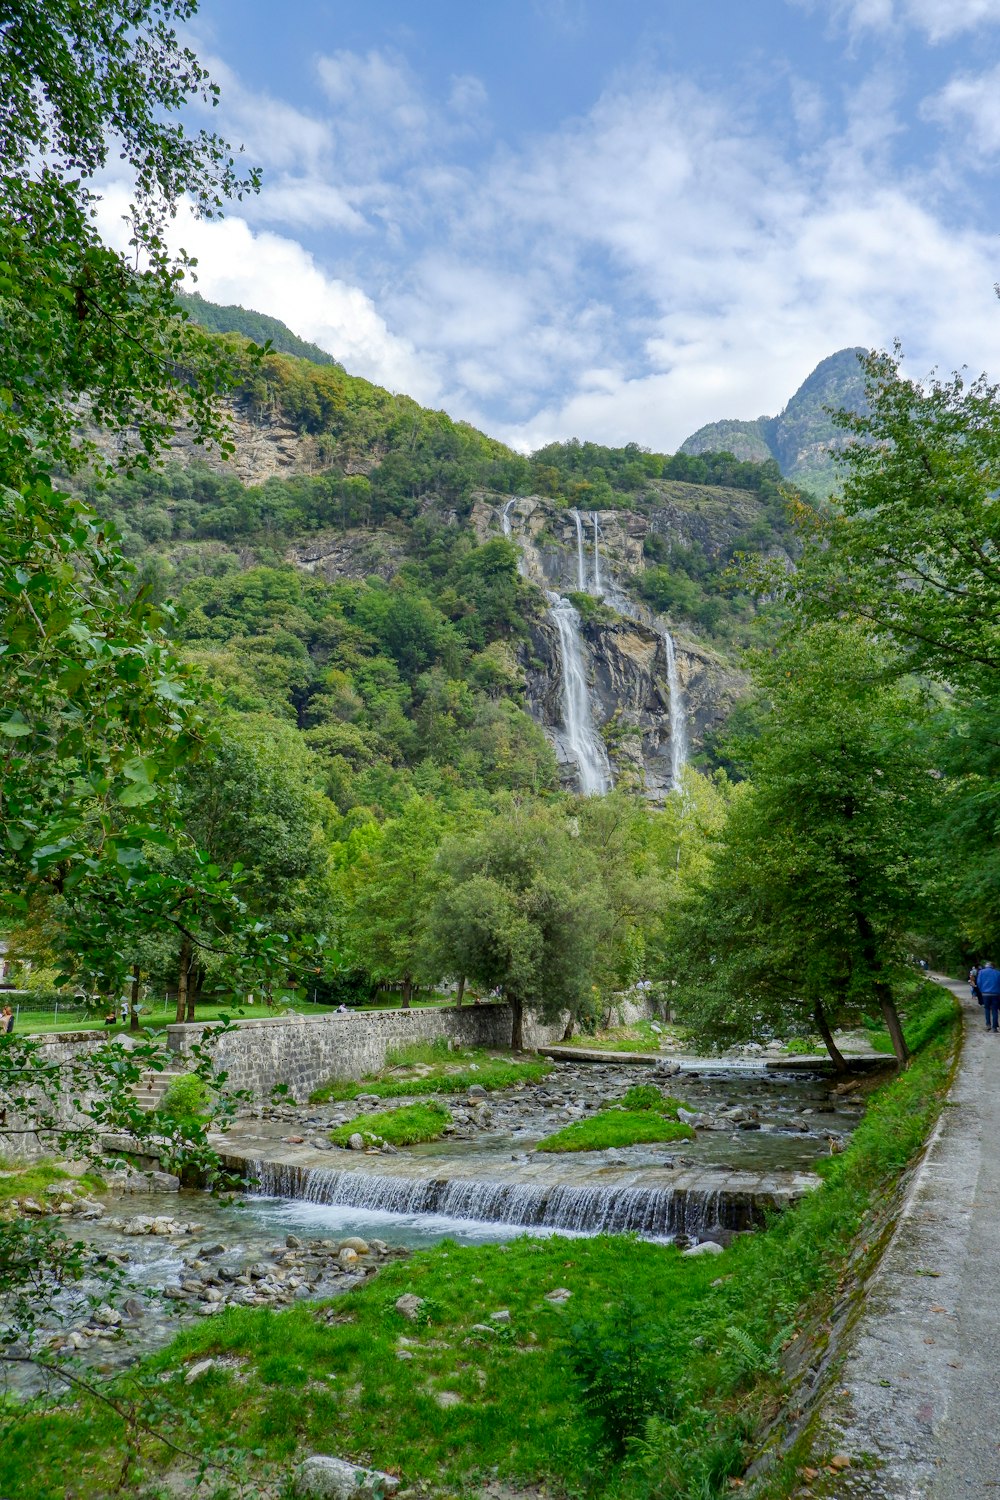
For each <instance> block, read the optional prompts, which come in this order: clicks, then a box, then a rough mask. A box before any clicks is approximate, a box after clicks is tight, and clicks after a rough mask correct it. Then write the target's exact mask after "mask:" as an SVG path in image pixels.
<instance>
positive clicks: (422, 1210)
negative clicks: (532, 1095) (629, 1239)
mask: <svg viewBox="0 0 1000 1500" xmlns="http://www.w3.org/2000/svg"><path fill="white" fill-rule="evenodd" d="M246 1165H250V1166H251V1171H252V1175H253V1177H254V1178H255V1179H256V1185H257V1191H258V1192H260V1193H263V1194H266V1195H268V1196H273V1197H280V1198H304V1199H306V1200H307V1201H308V1202H310V1203H331V1204H344V1205H346V1206H348V1207H351V1208H360V1209H374V1210H378V1211H381V1212H388V1213H397V1214H444V1215H447V1216H448V1217H449V1218H454V1219H478V1220H479V1221H480V1222H483V1221H485V1222H487V1223H495V1224H496V1223H499V1224H523V1225H525V1226H528V1225H542V1224H544V1225H548V1226H549V1227H551V1228H553V1229H574V1230H576V1231H577V1232H583V1233H584V1234H629V1233H631V1234H640V1235H647V1236H655V1237H657V1238H659V1237H661V1236H663V1237H665V1236H673V1235H678V1234H687V1235H694V1236H697V1235H703V1234H705V1233H706V1231H710V1230H715V1231H717V1230H718V1229H720V1228H723V1229H740V1230H743V1229H751V1228H753V1227H754V1226H755V1225H757V1224H761V1223H763V1222H764V1220H765V1218H766V1215H767V1213H768V1211H769V1210H771V1211H773V1209H774V1208H775V1207H777V1203H776V1202H775V1200H774V1199H773V1198H769V1197H768V1195H766V1194H756V1193H754V1194H751V1193H749V1192H745V1191H739V1190H737V1191H727V1190H726V1189H725V1188H722V1189H719V1188H706V1189H701V1188H683V1187H679V1186H678V1187H676V1188H670V1187H662V1188H660V1187H625V1188H623V1187H601V1186H599V1185H597V1184H595V1185H594V1186H593V1187H590V1186H576V1185H571V1184H568V1183H561V1184H557V1185H554V1186H552V1185H544V1184H536V1183H521V1182H476V1181H472V1180H469V1179H465V1178H453V1179H451V1180H448V1179H446V1178H445V1179H432V1180H430V1181H428V1180H426V1179H423V1178H421V1179H413V1178H406V1177H382V1176H377V1175H376V1174H374V1173H371V1172H357V1171H348V1172H337V1171H329V1170H327V1169H326V1168H324V1167H299V1166H291V1165H283V1164H279V1163H274V1162H267V1161H261V1162H254V1163H252V1164H250V1163H247V1164H246Z"/></svg>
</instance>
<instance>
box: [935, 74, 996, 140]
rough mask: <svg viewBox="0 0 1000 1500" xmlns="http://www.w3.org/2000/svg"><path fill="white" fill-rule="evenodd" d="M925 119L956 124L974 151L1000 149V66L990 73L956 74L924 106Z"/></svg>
mask: <svg viewBox="0 0 1000 1500" xmlns="http://www.w3.org/2000/svg"><path fill="white" fill-rule="evenodd" d="M923 114H924V116H925V118H927V119H931V120H940V121H941V122H943V123H944V124H947V125H953V126H955V127H956V128H957V129H959V130H961V131H962V133H963V138H964V140H965V142H966V144H967V145H968V146H971V147H972V150H973V152H974V153H976V154H979V155H981V156H994V155H995V154H996V153H997V152H998V151H1000V65H998V66H997V67H995V68H994V69H993V70H992V72H990V73H980V74H978V75H977V74H969V73H965V74H957V75H956V76H955V77H954V78H952V79H950V80H949V82H948V83H947V84H946V85H945V87H944V88H943V89H942V90H941V92H940V93H939V94H936V95H935V96H934V97H933V98H931V99H928V100H927V101H926V102H925V104H924V106H923Z"/></svg>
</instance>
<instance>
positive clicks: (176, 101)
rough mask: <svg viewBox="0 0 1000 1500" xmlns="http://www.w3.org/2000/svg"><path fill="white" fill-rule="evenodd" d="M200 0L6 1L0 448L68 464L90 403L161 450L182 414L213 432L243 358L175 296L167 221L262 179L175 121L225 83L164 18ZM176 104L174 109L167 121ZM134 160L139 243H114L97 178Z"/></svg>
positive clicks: (0, 182) (177, 265)
mask: <svg viewBox="0 0 1000 1500" xmlns="http://www.w3.org/2000/svg"><path fill="white" fill-rule="evenodd" d="M196 11H197V3H196V0H94V3H92V4H87V5H83V4H80V3H79V0H54V3H51V0H45V3H42V0H21V3H17V4H6V5H3V6H2V7H0V37H2V49H0V57H2V63H0V85H2V86H0V164H2V165H0V300H2V310H3V316H2V318H0V372H2V384H3V386H4V388H5V399H4V402H3V404H2V407H0V452H2V456H3V461H4V462H3V470H4V472H5V475H6V477H7V482H8V483H9V482H10V472H11V465H12V463H13V465H14V466H15V467H16V468H17V469H18V470H19V471H20V470H23V468H24V466H25V464H26V463H27V464H28V466H29V467H30V454H31V452H34V453H35V454H39V453H42V454H44V455H47V456H48V457H49V458H50V459H55V460H57V461H58V462H59V463H60V464H62V465H63V466H64V467H66V466H69V467H77V466H79V464H80V463H81V462H82V461H83V460H84V459H85V458H86V457H87V456H88V453H89V452H92V450H89V449H88V445H87V444H84V443H81V437H80V416H81V405H80V403H84V405H85V408H86V411H87V414H88V416H89V418H90V419H91V420H92V422H93V423H94V424H96V425H97V426H98V427H100V428H101V429H103V430H104V431H106V432H108V433H111V434H114V433H116V432H123V431H125V430H126V429H131V431H132V434H133V438H134V442H135V444H136V446H137V449H138V452H139V454H140V455H142V456H143V457H144V458H145V459H146V460H148V459H149V457H150V456H152V455H154V454H155V453H156V452H157V450H158V449H159V447H160V446H161V444H162V443H163V441H164V440H165V439H166V438H167V437H168V435H169V433H170V431H171V430H172V429H173V428H174V427H175V426H176V425H177V424H179V423H188V424H189V425H191V427H192V430H193V433H194V435H195V437H196V438H197V439H199V440H204V439H206V438H208V437H220V436H221V435H222V428H221V427H220V422H219V416H218V408H217V403H216V396H217V393H218V390H219V388H220V384H225V383H226V382H227V381H230V380H231V379H232V377H233V375H234V373H235V372H236V370H237V369H239V368H241V367H242V366H243V357H242V355H239V356H237V355H235V354H234V351H233V349H232V348H229V349H227V347H226V346H225V345H223V344H221V343H219V342H218V341H215V342H213V341H212V340H210V339H209V338H208V336H207V335H206V334H205V333H204V332H203V331H202V330H201V329H199V328H198V327H197V325H196V324H194V323H192V322H191V321H190V319H189V318H188V316H187V315H186V314H179V313H178V311H177V309H176V306H175V295H174V294H175V290H176V286H177V282H178V280H179V279H180V277H181V275H182V274H183V269H184V267H185V265H187V264H188V262H187V259H186V257H185V256H184V254H183V252H181V253H180V254H179V255H178V256H176V257H175V256H173V255H172V254H171V252H170V250H169V248H168V246H167V243H166V239H165V229H166V226H167V224H168V223H169V221H170V220H171V219H172V218H173V217H174V215H175V213H176V211H177V207H178V205H179V204H180V202H181V200H182V199H184V198H185V197H186V198H188V199H189V200H190V201H191V202H192V203H193V204H194V206H195V209H196V211H197V212H198V213H200V214H202V215H203V216H206V217H212V216H214V215H216V214H218V213H219V212H220V211H221V209H222V205H223V202H224V200H225V199H227V198H232V197H242V196H243V194H244V193H246V192H252V191H255V190H256V188H257V186H258V174H257V173H256V172H253V171H251V172H249V173H247V174H245V175H240V173H239V172H238V171H237V169H236V164H235V159H234V157H233V155H232V152H231V148H230V147H229V146H228V145H227V143H226V142H225V141H224V140H222V139H221V138H220V137H219V136H218V135H215V134H213V133H211V132H208V131H205V130H202V131H199V132H197V133H196V134H191V133H189V132H188V131H186V130H185V129H184V128H183V127H182V126H181V125H179V124H178V123H177V118H176V117H177V115H178V113H179V112H180V111H181V110H182V109H183V108H184V107H185V106H186V105H187V104H188V103H189V101H192V100H199V101H201V102H204V103H208V104H210V105H214V104H216V103H217V101H218V89H217V87H216V85H214V84H213V83H212V81H211V79H210V78H209V76H208V74H207V73H206V71H205V69H204V68H203V67H202V66H201V64H200V63H199V62H198V59H197V58H196V57H195V55H194V53H193V52H192V51H191V50H190V49H189V48H187V47H184V46H182V45H181V43H180V41H179V40H178V37H177V33H176V31H175V30H174V29H173V28H174V25H175V24H176V23H178V22H180V23H182V24H183V23H185V22H187V21H189V20H190V19H191V18H192V17H193V15H194V14H195V12H196ZM171 117H173V118H171ZM112 153H113V154H114V155H115V157H116V158H117V159H118V160H119V161H120V162H124V163H125V169H126V170H128V171H129V172H130V173H131V176H132V183H133V201H132V204H131V207H130V211H129V228H130V232H131V247H132V253H131V254H130V256H128V257H126V256H124V255H121V254H119V253H118V252H116V251H113V250H111V249H109V248H108V246H107V245H105V244H104V243H103V241H102V240H101V238H100V235H99V232H98V229H97V227H96V225H95V222H94V219H95V215H94V209H95V206H96V204H97V202H98V201H99V194H98V193H97V192H96V191H95V189H94V187H93V186H92V184H93V182H94V180H95V178H96V177H97V176H98V175H99V174H100V172H101V171H102V170H103V169H104V168H105V167H106V166H107V164H108V160H109V157H110V156H111V155H112Z"/></svg>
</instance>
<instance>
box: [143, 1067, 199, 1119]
mask: <svg viewBox="0 0 1000 1500" xmlns="http://www.w3.org/2000/svg"><path fill="white" fill-rule="evenodd" d="M211 1104H212V1096H211V1092H210V1090H209V1087H208V1084H207V1083H206V1082H205V1080H204V1079H203V1078H199V1076H198V1074H197V1073H182V1074H181V1075H180V1077H179V1078H174V1079H173V1080H172V1081H171V1082H170V1083H169V1084H168V1086H167V1089H166V1092H165V1093H164V1095H163V1098H162V1099H161V1100H160V1102H159V1104H158V1105H157V1107H156V1113H157V1114H158V1115H160V1116H161V1117H162V1118H163V1119H166V1120H169V1121H170V1122H171V1123H172V1124H174V1125H186V1124H199V1123H203V1122H204V1121H205V1120H207V1119H208V1118H209V1115H210V1114H211Z"/></svg>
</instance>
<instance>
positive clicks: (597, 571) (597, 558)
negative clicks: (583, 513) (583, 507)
mask: <svg viewBox="0 0 1000 1500" xmlns="http://www.w3.org/2000/svg"><path fill="white" fill-rule="evenodd" d="M591 519H592V520H593V522H594V593H595V594H603V592H604V590H603V588H602V587H601V543H600V540H599V537H598V526H597V511H596V510H595V511H592V512H591Z"/></svg>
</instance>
